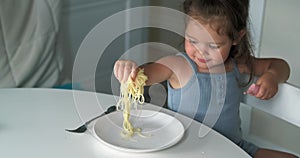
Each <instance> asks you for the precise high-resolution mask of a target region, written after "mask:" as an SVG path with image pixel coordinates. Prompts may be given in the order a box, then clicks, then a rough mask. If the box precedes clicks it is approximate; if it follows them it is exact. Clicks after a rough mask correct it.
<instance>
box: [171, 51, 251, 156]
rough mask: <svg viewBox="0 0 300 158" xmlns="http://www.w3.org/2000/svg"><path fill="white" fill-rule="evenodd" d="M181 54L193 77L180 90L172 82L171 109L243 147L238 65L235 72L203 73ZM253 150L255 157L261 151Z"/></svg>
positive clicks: (235, 66) (184, 54)
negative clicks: (256, 152) (187, 63)
mask: <svg viewBox="0 0 300 158" xmlns="http://www.w3.org/2000/svg"><path fill="white" fill-rule="evenodd" d="M178 55H181V56H183V57H185V59H186V60H187V61H188V62H189V63H190V65H191V68H192V69H193V75H192V76H191V78H190V79H189V81H188V82H187V84H186V85H185V86H184V87H182V88H179V89H174V88H172V87H171V85H170V83H168V108H169V109H171V110H173V111H175V112H178V113H181V114H184V115H186V116H188V117H191V118H193V119H195V120H197V121H199V122H202V123H204V124H206V125H208V126H210V127H212V128H213V129H214V130H216V131H218V132H220V133H221V134H223V135H224V136H226V137H227V138H229V139H230V140H232V141H233V142H235V143H236V144H241V142H243V140H242V132H241V128H240V125H241V119H240V115H239V106H240V101H241V95H242V89H241V88H240V87H239V83H238V79H239V78H240V72H239V71H238V68H237V65H236V64H235V63H234V69H233V70H232V71H230V72H226V73H220V74H210V73H200V72H198V70H197V66H196V64H195V63H194V62H193V61H192V60H191V59H190V58H189V57H188V56H187V55H186V53H182V54H178ZM244 144H245V143H244ZM246 148H247V147H246ZM250 148H252V149H251V150H252V151H249V152H248V151H247V152H248V153H249V154H251V155H252V154H254V153H255V151H256V150H257V148H256V147H255V146H254V147H253V146H252V147H250ZM246 150H247V149H246Z"/></svg>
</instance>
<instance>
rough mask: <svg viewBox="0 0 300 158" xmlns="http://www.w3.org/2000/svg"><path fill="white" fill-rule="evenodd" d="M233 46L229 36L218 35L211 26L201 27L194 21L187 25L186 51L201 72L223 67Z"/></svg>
mask: <svg viewBox="0 0 300 158" xmlns="http://www.w3.org/2000/svg"><path fill="white" fill-rule="evenodd" d="M232 45H233V41H232V40H231V39H230V38H229V37H228V36H227V35H225V34H224V35H220V34H218V32H217V30H216V29H213V28H211V26H210V25H209V24H205V25H202V26H200V25H199V23H196V22H194V21H192V20H189V22H188V23H187V27H186V32H185V50H186V53H187V54H188V56H189V57H190V58H191V59H192V60H193V61H194V62H195V63H196V64H197V66H198V70H200V71H209V69H211V68H214V67H218V66H223V63H224V61H226V59H227V58H228V56H229V53H230V48H231V46H232Z"/></svg>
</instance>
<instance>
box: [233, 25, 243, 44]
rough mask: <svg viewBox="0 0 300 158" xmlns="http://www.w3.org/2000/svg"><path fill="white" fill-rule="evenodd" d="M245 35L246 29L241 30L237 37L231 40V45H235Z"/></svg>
mask: <svg viewBox="0 0 300 158" xmlns="http://www.w3.org/2000/svg"><path fill="white" fill-rule="evenodd" d="M246 33H247V30H246V29H242V30H241V31H240V32H239V33H238V35H237V37H235V39H234V40H233V43H232V45H237V44H238V43H239V42H240V41H241V39H242V38H243V37H244V36H245V34H246Z"/></svg>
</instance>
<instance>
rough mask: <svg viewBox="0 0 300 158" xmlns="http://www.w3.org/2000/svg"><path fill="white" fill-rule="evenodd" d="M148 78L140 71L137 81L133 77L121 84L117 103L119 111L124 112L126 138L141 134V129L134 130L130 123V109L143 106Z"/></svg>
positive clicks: (123, 134) (124, 133) (124, 134)
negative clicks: (136, 133)
mask: <svg viewBox="0 0 300 158" xmlns="http://www.w3.org/2000/svg"><path fill="white" fill-rule="evenodd" d="M147 79H148V77H147V76H146V75H145V74H144V70H143V69H140V70H139V72H138V73H137V76H136V78H135V80H134V81H133V80H132V78H131V77H129V78H128V80H127V82H126V83H121V92H120V100H119V101H118V103H117V109H118V110H123V119H124V120H123V129H124V130H123V132H122V136H123V137H124V138H130V137H132V136H133V134H134V133H135V132H138V133H140V131H141V129H140V128H134V127H133V126H132V124H131V123H130V121H129V118H130V109H131V106H132V105H133V106H134V107H135V108H137V105H138V103H139V104H143V103H144V101H145V98H144V95H143V94H144V86H145V85H146V80H147Z"/></svg>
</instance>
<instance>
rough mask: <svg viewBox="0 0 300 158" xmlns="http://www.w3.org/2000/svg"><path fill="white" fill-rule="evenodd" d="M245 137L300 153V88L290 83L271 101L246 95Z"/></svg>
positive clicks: (251, 140) (280, 87)
mask: <svg viewBox="0 0 300 158" xmlns="http://www.w3.org/2000/svg"><path fill="white" fill-rule="evenodd" d="M240 116H241V119H242V131H243V136H244V139H245V140H247V141H250V142H252V143H254V144H256V145H258V146H260V147H264V148H271V149H277V150H280V151H286V152H290V153H293V154H296V155H298V156H300V89H299V88H296V87H294V86H292V85H289V84H287V83H284V84H281V85H280V86H279V91H278V93H277V94H276V95H275V96H274V97H273V98H272V99H270V100H259V99H257V98H255V97H253V96H249V95H248V96H246V97H245V100H244V102H242V103H241V106H240Z"/></svg>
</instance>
